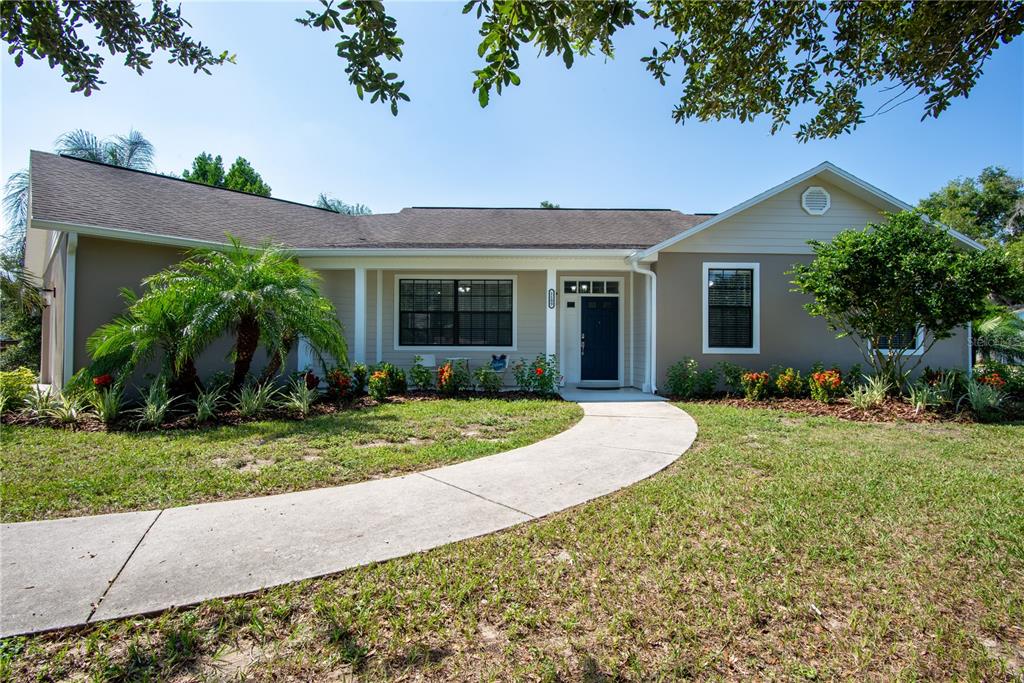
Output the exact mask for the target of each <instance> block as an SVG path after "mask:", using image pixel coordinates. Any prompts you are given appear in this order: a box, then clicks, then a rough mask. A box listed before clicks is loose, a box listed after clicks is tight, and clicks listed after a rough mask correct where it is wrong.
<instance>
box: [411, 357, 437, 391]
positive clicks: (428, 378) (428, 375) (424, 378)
mask: <svg viewBox="0 0 1024 683" xmlns="http://www.w3.org/2000/svg"><path fill="white" fill-rule="evenodd" d="M437 371H438V373H440V372H441V369H440V368H438V369H437ZM409 378H410V379H411V380H412V383H413V385H415V386H416V388H417V389H419V390H421V391H422V390H426V389H430V388H431V387H433V386H434V373H432V372H431V371H430V368H428V367H427V366H425V365H424V364H423V356H416V357H415V358H413V359H412V367H411V368H409Z"/></svg>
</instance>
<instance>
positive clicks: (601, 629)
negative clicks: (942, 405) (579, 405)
mask: <svg viewBox="0 0 1024 683" xmlns="http://www.w3.org/2000/svg"><path fill="white" fill-rule="evenodd" d="M429 405H430V406H431V407H435V406H438V405H443V404H436V403H433V404H429ZM458 405H459V406H460V407H461V406H466V405H471V404H468V403H461V402H460V403H459V404H458ZM510 405H515V404H510ZM559 405H563V404H559ZM683 407H684V408H685V409H686V410H687V411H688V412H690V413H691V414H692V415H693V417H694V418H695V419H696V421H697V423H698V424H699V425H700V433H699V435H698V437H697V441H696V443H695V444H694V446H693V447H692V448H691V449H690V450H689V451H688V452H687V454H686V457H684V458H681V459H680V460H679V461H678V462H677V463H675V464H673V465H671V466H670V467H669V468H668V469H666V470H665V471H663V472H661V473H659V474H657V475H655V476H654V477H652V478H651V479H649V480H647V481H645V482H641V483H639V484H637V485H635V486H632V487H629V488H627V489H624V490H622V491H619V492H617V493H615V494H612V495H610V496H607V497H604V498H601V499H598V500H595V501H593V502H591V503H589V504H587V505H585V506H580V507H577V508H574V509H571V510H566V511H564V512H561V513H558V514H556V515H553V516H551V517H548V518H546V519H543V520H539V521H537V522H535V523H531V524H527V525H523V526H520V527H517V528H515V529H510V530H507V531H504V532H500V533H497V534H493V535H490V536H487V537H483V538H478V539H473V540H469V541H465V542H461V543H457V544H453V545H450V546H445V547H442V548H437V549H435V550H431V551H429V552H425V553H420V554H417V555H415V556H411V557H407V558H401V559H396V560H392V561H388V562H381V563H377V564H373V565H370V566H366V567H361V568H358V569H354V570H351V571H346V572H342V573H340V574H338V575H335V576H331V577H326V578H323V579H316V580H310V581H303V582H300V583H296V584H291V585H287V586H281V587H278V588H273V589H270V590H267V591H263V592H260V593H258V594H255V595H250V596H246V597H240V598H233V599H222V600H211V601H208V602H206V603H204V604H202V605H200V606H198V607H195V608H191V609H184V610H174V611H170V612H168V613H165V614H162V615H159V616H155V617H145V618H143V617H136V618H131V619H124V620H121V621H116V622H111V623H105V624H97V625H95V626H92V627H90V628H88V629H85V630H83V631H76V632H58V633H53V634H48V635H43V636H38V637H34V638H15V639H10V640H8V641H7V642H5V643H4V645H3V647H2V648H0V671H2V672H3V673H4V674H5V675H7V676H8V677H9V678H10V679H12V680H63V679H66V678H75V677H81V678H86V679H97V680H141V679H147V678H148V679H150V680H191V679H195V680H208V679H214V680H232V679H240V678H245V679H247V680H270V679H273V680H286V679H287V680H345V677H346V676H349V675H353V674H354V675H355V676H357V677H358V678H359V680H427V681H453V680H459V681H462V680H539V681H545V680H547V681H553V680H566V681H576V680H682V679H691V678H698V679H724V680H757V679H773V680H774V679H778V680H836V679H838V680H844V679H845V680H929V679H957V680H1015V679H1014V677H1015V676H1020V675H1021V671H1020V668H1019V667H1020V664H1019V662H1020V661H1021V660H1022V658H1024V657H1022V654H1024V653H1022V649H1024V648H1022V646H1021V642H1022V640H1024V630H1022V629H1021V623H1022V620H1021V611H1020V605H1021V604H1024V580H1022V577H1024V551H1022V548H1021V545H1020V542H1019V539H1020V538H1022V537H1024V521H1022V519H1021V516H1020V514H1019V508H1020V501H1021V500H1024V456H1022V453H1024V432H1022V430H1021V429H1020V428H1019V427H1016V426H1009V425H999V424H975V423H957V422H946V423H941V424H913V423H905V424H898V425H897V424H885V423H877V424H870V423H862V422H847V421H841V420H836V419H833V418H830V417H814V416H809V415H804V414H800V413H793V412H783V411H778V410H763V409H761V408H758V407H753V408H747V409H742V410H740V409H738V408H736V407H733V406H731V405H724V404H717V405H705V404H700V403H687V404H685V405H684V406H683ZM293 424H294V423H293ZM307 424H308V423H307ZM38 431H39V430H35V432H38ZM61 434H63V435H65V436H69V437H72V436H83V435H81V434H76V433H74V432H61ZM103 436H108V435H103ZM151 436H152V437H156V434H152V435H151Z"/></svg>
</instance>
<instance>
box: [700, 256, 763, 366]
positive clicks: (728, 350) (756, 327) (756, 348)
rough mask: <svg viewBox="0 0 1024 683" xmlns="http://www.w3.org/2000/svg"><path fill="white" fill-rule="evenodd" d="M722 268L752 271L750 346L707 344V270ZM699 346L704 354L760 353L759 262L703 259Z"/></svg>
mask: <svg viewBox="0 0 1024 683" xmlns="http://www.w3.org/2000/svg"><path fill="white" fill-rule="evenodd" d="M719 268H723V269H726V270H728V269H744V270H752V271H754V301H753V304H754V310H753V316H754V324H753V342H754V345H753V346H752V347H750V348H732V347H721V346H715V347H712V346H709V345H708V271H710V270H717V269H719ZM701 277H702V280H703V281H702V283H701V288H700V289H701V307H700V315H701V346H702V350H703V352H704V353H706V354H727V355H733V354H747V355H750V354H756V353H761V264H760V263H722V262H718V261H704V263H703V264H702V268H701Z"/></svg>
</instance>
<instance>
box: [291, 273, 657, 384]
mask: <svg viewBox="0 0 1024 683" xmlns="http://www.w3.org/2000/svg"><path fill="white" fill-rule="evenodd" d="M538 261H541V262H540V263H538ZM303 263H304V265H306V266H307V267H310V268H313V269H315V270H317V271H318V272H319V273H320V275H321V277H322V286H321V287H322V291H323V293H324V295H325V296H327V297H328V298H330V299H331V300H332V301H333V302H334V304H335V307H336V308H337V310H338V314H339V317H340V318H341V321H342V324H343V325H344V327H345V334H346V338H347V341H348V345H349V360H350V362H352V363H367V364H373V363H380V362H389V363H393V364H394V365H397V366H398V367H401V368H405V369H408V368H409V367H411V366H412V365H413V363H414V359H415V358H416V356H422V357H423V358H425V359H427V363H426V364H427V365H431V364H432V363H433V364H438V365H439V364H441V363H443V362H445V360H447V359H452V358H458V359H464V360H465V361H467V362H468V363H469V365H470V368H471V369H475V368H477V367H479V366H482V365H486V364H488V363H490V362H491V360H492V357H494V356H501V355H504V356H506V357H507V359H508V362H509V365H510V366H512V365H514V364H515V363H516V362H517V361H519V360H520V359H526V360H532V359H533V358H535V357H536V356H539V355H544V356H552V355H553V356H556V357H557V358H558V363H559V370H560V373H561V375H562V377H563V382H562V385H563V386H564V387H565V388H566V389H567V390H588V389H599V388H600V389H621V388H635V389H637V390H638V392H644V393H648V394H651V393H653V392H654V390H655V383H654V382H653V381H652V378H653V377H655V376H656V375H655V372H654V368H653V367H652V365H653V364H652V362H651V359H652V358H654V354H653V353H652V349H651V346H652V344H651V341H652V339H653V334H652V323H653V319H652V318H653V316H652V315H651V307H650V303H651V301H652V300H653V298H654V297H653V296H652V291H651V288H652V281H653V277H651V275H650V274H649V272H645V271H644V270H643V269H633V268H632V266H631V264H630V263H629V262H628V261H627V260H626V259H625V258H623V257H622V256H614V257H601V258H597V257H593V258H579V257H576V258H567V257H561V258H553V259H550V260H549V261H548V263H544V259H538V258H532V259H525V258H515V257H509V258H496V257H479V258H465V257H461V258H459V257H451V256H449V257H438V258H427V257H419V258H391V259H386V260H384V261H381V260H379V259H378V260H376V261H373V262H371V261H365V262H362V263H358V262H356V263H354V262H353V259H350V258H347V259H344V260H342V259H340V258H339V259H332V258H327V257H324V258H311V259H303ZM296 365H297V367H296V369H298V370H301V369H304V368H306V367H315V365H316V359H315V358H314V357H313V355H312V353H311V350H310V349H309V348H308V347H307V346H306V345H305V344H300V346H299V352H298V358H297V359H296ZM504 383H505V385H506V386H507V387H510V388H511V387H512V386H514V384H515V380H514V377H513V373H512V371H511V370H509V371H507V372H506V373H505V375H504ZM602 393H604V392H600V391H586V393H585V394H584V395H585V396H587V398H586V399H585V400H606V399H598V398H595V397H596V396H597V395H599V394H602ZM591 395H593V396H591Z"/></svg>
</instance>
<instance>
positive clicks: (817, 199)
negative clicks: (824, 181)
mask: <svg viewBox="0 0 1024 683" xmlns="http://www.w3.org/2000/svg"><path fill="white" fill-rule="evenodd" d="M800 206H802V207H803V208H804V211H806V212H807V213H809V214H811V215H812V216H823V215H824V214H825V212H826V211H828V210H829V207H831V206H832V196H831V195H830V194H829V193H828V190H826V189H825V188H824V187H818V186H817V185H812V186H811V187H808V188H807V189H806V190H804V193H803V194H802V195H800Z"/></svg>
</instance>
